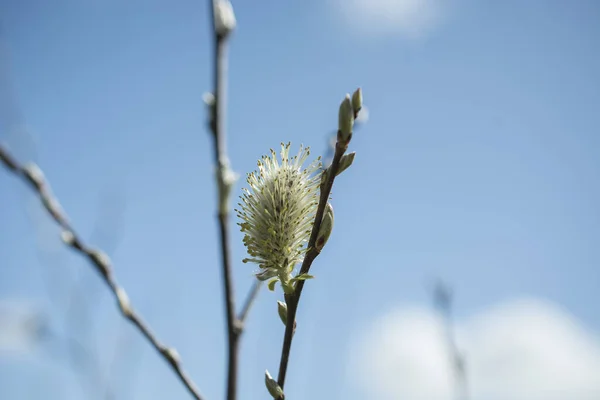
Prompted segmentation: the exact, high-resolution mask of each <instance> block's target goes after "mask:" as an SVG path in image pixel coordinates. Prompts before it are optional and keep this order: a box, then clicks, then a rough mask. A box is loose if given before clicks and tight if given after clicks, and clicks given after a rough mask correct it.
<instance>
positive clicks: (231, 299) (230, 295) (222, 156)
mask: <svg viewBox="0 0 600 400" xmlns="http://www.w3.org/2000/svg"><path fill="white" fill-rule="evenodd" d="M218 2H219V0H211V1H209V2H208V3H209V15H212V16H213V18H211V21H212V31H213V33H214V52H215V53H214V71H213V84H214V89H213V95H214V103H213V104H212V107H211V111H212V112H211V116H210V126H211V129H212V134H213V142H214V159H215V164H216V166H217V177H216V178H217V189H218V204H217V208H218V213H217V214H218V221H219V233H220V242H221V261H222V264H221V266H222V268H221V272H222V277H223V294H224V300H225V313H226V319H227V352H228V355H227V400H236V399H237V375H238V353H239V338H240V335H241V332H242V327H241V324H240V322H239V321H238V319H237V318H236V315H235V295H234V289H233V279H232V273H231V260H230V258H231V257H230V245H229V205H228V197H229V192H230V190H231V186H232V185H233V179H232V174H233V172H231V171H230V169H229V168H230V167H229V159H228V157H227V148H226V143H227V141H226V127H225V122H226V105H227V98H226V96H227V38H228V34H229V31H220V30H219V29H217V28H218V27H217V21H216V18H217V15H216V14H217V12H220V11H221V10H220V9H219V8H218V6H219V4H218Z"/></svg>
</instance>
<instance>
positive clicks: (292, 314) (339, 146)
mask: <svg viewBox="0 0 600 400" xmlns="http://www.w3.org/2000/svg"><path fill="white" fill-rule="evenodd" d="M348 142H349V140H348V141H343V140H341V138H340V134H339V133H338V140H337V142H336V145H335V153H334V155H333V160H332V162H331V166H330V167H329V168H328V169H327V172H326V173H327V179H326V180H325V181H324V182H323V183H322V184H321V195H320V198H319V205H318V207H317V213H316V215H315V222H314V224H313V228H312V231H311V234H310V239H309V241H308V251H307V253H306V255H305V257H304V261H303V262H302V267H301V268H300V274H306V273H308V272H309V271H310V267H311V265H312V263H313V261H314V260H315V258H317V256H318V255H319V253H320V251H319V250H317V248H316V246H315V244H316V241H317V236H318V234H319V229H320V227H321V222H322V221H323V214H324V213H325V207H326V206H327V201H328V200H329V195H330V194H331V188H332V187H333V181H334V180H335V176H336V174H337V172H338V170H339V167H340V160H341V159H342V156H343V155H344V153H345V152H346V150H347V149H348ZM303 288H304V281H302V280H301V281H298V282H297V283H296V288H295V290H294V292H293V293H292V294H290V295H286V296H285V301H286V303H287V309H288V314H287V323H286V327H285V334H284V336H283V347H282V349H281V359H280V362H279V374H278V376H277V383H278V384H279V386H280V387H281V388H282V389H283V387H284V385H285V376H286V373H287V366H288V362H289V358H290V350H291V348H292V338H293V333H294V325H295V324H294V322H295V320H296V312H297V311H298V303H299V301H300V296H301V295H302V289H303ZM281 400H283V399H281Z"/></svg>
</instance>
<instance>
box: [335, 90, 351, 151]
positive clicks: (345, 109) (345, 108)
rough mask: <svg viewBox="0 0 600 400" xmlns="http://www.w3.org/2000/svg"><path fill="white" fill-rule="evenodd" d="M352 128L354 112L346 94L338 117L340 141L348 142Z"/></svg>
mask: <svg viewBox="0 0 600 400" xmlns="http://www.w3.org/2000/svg"><path fill="white" fill-rule="evenodd" d="M353 126H354V110H353V109H352V100H350V95H349V94H346V97H344V100H343V101H342V104H340V111H339V116H338V131H339V135H340V137H341V139H342V140H344V141H349V140H350V137H351V135H352V127H353Z"/></svg>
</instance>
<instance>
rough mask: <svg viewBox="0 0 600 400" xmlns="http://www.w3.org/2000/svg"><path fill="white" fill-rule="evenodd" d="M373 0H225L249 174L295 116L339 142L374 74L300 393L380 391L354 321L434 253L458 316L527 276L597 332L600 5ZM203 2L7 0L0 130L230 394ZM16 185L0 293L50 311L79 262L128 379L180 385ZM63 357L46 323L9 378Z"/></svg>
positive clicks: (233, 138)
mask: <svg viewBox="0 0 600 400" xmlns="http://www.w3.org/2000/svg"><path fill="white" fill-rule="evenodd" d="M370 4H371V7H372V8H371V9H370V10H371V11H369V12H366V11H365V10H364V9H363V7H364V3H363V2H361V1H359V0H354V1H351V2H342V1H337V0H329V1H316V0H305V1H302V2H275V1H268V2H258V3H257V2H244V1H237V2H234V8H235V12H236V16H237V20H238V29H237V30H236V32H235V33H234V35H233V37H232V40H231V46H230V70H229V72H230V76H229V115H228V117H229V120H228V135H229V136H228V149H229V153H230V158H231V160H232V164H233V168H234V169H235V170H236V171H237V172H239V173H241V174H242V176H243V175H244V174H245V173H246V172H250V171H252V170H253V169H254V168H255V165H256V160H257V159H258V158H259V157H260V156H261V155H263V154H266V153H267V152H268V150H269V148H276V147H277V146H278V145H279V143H280V142H282V141H283V142H287V141H291V142H292V143H293V145H294V146H296V148H297V146H298V145H299V144H300V143H303V144H305V145H309V146H311V147H312V149H313V151H314V152H313V154H322V153H324V152H325V151H326V148H327V140H328V138H327V135H328V134H329V133H330V132H331V131H332V129H335V127H336V123H337V107H338V104H339V102H340V101H341V99H342V98H343V96H344V94H345V93H346V92H351V91H352V90H354V89H355V88H356V87H358V86H361V87H362V88H363V92H364V97H365V102H366V104H367V106H368V108H369V110H370V119H369V121H368V123H367V124H365V125H364V126H363V127H361V129H360V130H359V131H357V133H356V134H355V137H354V139H353V141H352V144H351V149H352V150H353V151H356V152H357V157H356V160H355V163H354V165H353V166H352V168H351V169H350V170H348V171H347V172H345V173H344V174H343V175H342V176H341V177H340V179H339V180H338V181H337V182H336V185H335V187H334V191H333V200H332V201H333V205H334V207H335V211H336V225H335V229H334V233H333V235H332V237H331V239H330V241H329V242H328V244H327V247H326V249H325V251H324V252H323V253H322V255H321V256H320V257H319V258H318V260H317V262H316V263H315V264H314V266H313V270H312V271H313V272H314V274H315V275H316V276H317V279H316V280H314V281H311V282H310V283H309V284H308V285H307V287H306V291H305V295H303V298H302V304H301V307H300V308H301V309H300V313H299V317H298V324H299V328H298V331H297V334H296V337H295V339H294V347H293V349H292V359H291V365H290V369H289V379H288V383H287V385H286V393H287V395H288V397H289V398H291V399H306V398H345V399H348V400H353V399H363V398H366V397H365V396H367V395H366V394H365V393H363V392H361V390H363V389H360V390H359V389H357V388H356V387H355V384H354V383H353V382H352V381H353V379H352V378H351V377H352V374H351V373H349V374H347V372H346V371H347V368H346V363H347V362H348V357H349V353H351V352H352V351H353V350H352V345H351V343H352V341H351V340H350V338H351V337H353V336H354V334H355V333H356V332H358V331H360V330H361V329H362V328H363V327H364V326H366V325H368V324H370V323H371V322H372V321H373V320H374V319H375V318H377V317H378V316H380V315H382V314H384V313H386V312H387V311H388V310H390V309H392V308H394V307H398V306H401V305H402V304H418V305H422V306H428V304H429V303H430V297H431V296H430V293H429V292H428V283H429V282H430V281H431V280H432V279H433V278H435V277H441V278H443V279H445V280H446V281H448V282H449V283H450V284H452V286H453V287H454V289H455V291H456V294H457V298H456V304H455V306H456V314H457V316H458V318H459V319H461V318H468V317H469V316H471V315H472V314H474V313H480V312H484V311H485V310H486V309H488V308H489V307H492V306H493V305H495V304H497V303H499V302H503V301H507V300H510V299H513V298H517V297H522V296H530V297H534V298H541V299H545V300H547V301H550V302H552V303H554V304H558V305H560V307H563V308H564V309H565V310H567V312H568V313H569V314H570V315H572V316H573V318H575V319H576V321H578V323H579V324H581V326H582V327H584V329H586V330H589V331H591V332H598V331H600V308H599V307H598V304H600V294H599V293H598V282H600V272H599V269H598V263H599V261H600V213H599V212H598V204H599V203H600V187H599V184H598V176H599V175H598V174H599V173H600V159H599V158H598V156H597V155H598V154H599V151H600V135H599V133H598V132H599V128H600V114H598V112H597V110H598V109H600V53H599V52H598V45H599V40H600V30H599V29H600V28H598V24H597V21H598V18H599V17H600V6H599V5H598V4H597V3H596V2H594V1H591V0H590V1H584V0H581V1H578V2H566V1H537V0H532V1H529V2H522V1H505V2H492V1H487V2H478V1H474V0H453V1H450V2H439V1H435V0H412V1H408V0H403V1H400V0H397V1H390V2H387V3H386V2H385V1H383V0H381V1H379V0H377V1H376V0H373V2H372V3H370ZM386 4H387V7H389V9H387V10H385V9H383V8H381V7H386ZM406 4H409V6H406ZM411 4H412V6H410V5H411ZM415 4H416V6H415ZM411 7H413V8H411ZM378 10H383V12H379V11H378ZM407 10H408V11H407ZM415 10H416V11H415ZM207 12H208V6H207V5H206V2H204V1H188V0H182V1H178V2H176V3H172V2H167V1H164V0H151V1H141V0H130V1H128V2H117V1H114V0H105V1H98V0H97V1H90V0H56V1H54V2H52V3H50V2H45V1H40V0H25V1H20V2H17V1H13V2H10V1H3V2H1V3H0V22H1V24H2V32H1V33H2V37H1V39H2V43H1V45H2V49H1V51H2V54H1V56H2V68H3V69H6V68H7V67H8V70H7V71H3V75H4V76H2V77H1V79H2V82H1V84H2V86H1V87H2V91H3V93H2V94H1V96H2V97H1V98H0V103H1V104H2V107H1V108H2V109H1V110H0V127H1V131H0V140H3V141H5V142H6V143H8V145H9V146H10V147H11V148H12V149H14V152H15V154H17V155H18V156H19V157H20V158H21V159H22V160H24V161H25V160H28V159H32V158H33V159H35V160H36V161H37V162H38V163H39V164H40V166H41V167H42V168H43V170H44V171H45V173H46V176H47V177H48V178H49V179H50V181H51V182H52V185H53V189H54V192H55V193H56V194H57V196H58V197H59V198H60V199H61V203H62V205H63V207H64V208H65V209H66V210H67V212H68V214H69V216H70V218H71V220H72V221H73V223H74V225H75V226H76V227H77V228H78V230H79V232H80V233H81V234H82V235H83V236H84V237H86V238H89V239H90V240H92V239H93V240H94V243H93V244H96V245H98V246H100V247H106V248H107V251H109V253H110V255H111V257H112V258H113V261H114V263H115V268H116V273H117V276H118V278H119V279H120V281H121V283H122V284H123V286H125V287H126V288H127V290H128V292H129V295H130V297H131V299H132V301H133V302H134V304H135V305H136V307H137V308H138V309H139V311H140V312H141V313H142V314H143V315H144V316H145V318H146V319H147V320H148V321H149V322H150V324H151V325H152V326H153V327H154V329H155V330H156V332H157V333H158V335H159V336H160V337H161V338H163V339H164V341H166V342H168V343H170V344H172V345H174V346H175V347H177V349H178V350H179V352H180V354H181V355H182V358H183V362H184V364H185V365H186V366H187V368H188V369H189V371H190V373H191V375H192V376H193V377H194V378H195V380H196V381H197V383H198V385H199V386H200V388H201V389H202V391H203V393H205V394H206V397H207V398H208V399H217V398H222V397H223V396H222V393H223V391H224V382H223V376H224V368H225V365H224V350H225V347H224V346H225V343H224V320H223V308H222V301H221V286H220V281H219V279H220V273H219V258H218V251H217V247H216V246H217V237H216V233H217V225H216V220H215V218H214V214H215V211H214V210H215V198H216V195H215V190H214V182H213V166H212V152H211V146H212V142H211V140H210V136H209V134H208V132H207V129H206V113H205V109H204V104H203V103H202V94H203V93H204V92H205V91H207V90H209V89H210V87H211V83H210V77H211V62H212V59H211V57H212V52H211V46H210V31H209V24H208V21H209V20H208V14H207ZM413 12H414V13H416V14H411V13H413ZM428 12H429V13H430V14H427V13H428ZM419 13H421V14H419ZM422 13H426V15H425V17H423V18H417V17H418V16H419V15H422ZM407 15H408V17H407ZM411 24H412V25H411ZM9 87H10V89H11V90H10V91H9V90H8V89H7V88H9ZM23 130H24V131H26V132H28V134H23V133H17V132H19V131H23ZM244 184H245V183H244V182H243V181H240V182H239V183H238V185H237V186H236V194H237V195H239V194H240V193H241V187H242V186H243V185H244ZM0 193H1V198H0V199H1V200H0V201H1V204H2V207H0V224H1V226H2V229H0V249H1V254H2V260H3V262H2V265H1V267H0V299H4V300H7V301H8V300H10V301H12V302H15V301H17V302H20V301H27V302H29V303H33V304H36V305H39V306H40V307H43V309H44V310H46V311H47V312H48V313H49V314H50V315H51V316H53V317H54V319H53V321H55V322H58V318H59V316H60V315H62V311H63V310H64V307H63V306H61V304H64V303H61V301H63V300H64V299H62V298H61V296H62V294H63V293H64V292H65V291H66V290H67V289H68V288H69V286H68V284H69V282H71V279H73V277H74V276H78V277H79V278H78V279H82V280H83V281H84V282H85V285H86V286H85V287H86V290H85V291H86V293H87V294H88V298H89V303H90V304H91V306H92V308H93V316H92V318H91V319H93V320H94V321H95V322H94V327H95V329H94V331H95V332H96V333H95V336H96V340H97V343H98V352H99V353H100V354H102V363H103V365H105V366H106V365H108V363H109V362H110V360H111V357H112V356H111V354H112V351H113V349H114V348H115V342H122V338H125V339H126V343H127V345H125V346H123V347H124V350H123V351H125V353H124V355H123V359H125V360H126V359H128V358H129V357H130V356H131V357H133V358H134V359H137V361H138V362H137V363H136V362H135V361H134V362H133V363H132V364H130V366H129V367H127V365H126V366H125V367H123V368H122V369H123V371H122V372H120V374H122V375H124V376H128V375H127V374H129V373H130V371H129V370H130V369H135V372H134V373H132V378H131V384H130V385H126V386H129V389H128V390H129V392H128V394H127V395H126V396H124V397H123V398H128V399H129V398H134V399H152V398H164V397H165V396H167V395H168V396H169V398H187V397H186V396H187V395H186V393H185V391H184V390H183V389H182V388H181V386H180V384H179V382H178V381H177V379H176V378H175V377H174V375H173V374H172V373H171V372H170V371H169V369H168V367H167V366H166V365H165V364H164V363H163V362H162V360H160V359H159V358H158V357H157V356H156V355H155V354H154V353H153V351H152V349H150V348H149V346H147V345H146V343H144V342H142V341H141V340H138V339H139V338H138V336H137V332H135V331H133V329H131V328H130V327H129V326H127V325H126V324H124V323H123V322H122V321H121V320H120V319H119V318H118V317H117V316H116V313H115V307H114V304H113V302H112V299H111V297H110V296H108V293H107V291H106V290H104V288H103V287H102V285H100V284H99V283H98V281H97V280H96V279H95V278H96V277H95V275H94V274H92V273H91V272H90V271H91V269H90V268H89V267H88V265H87V264H86V263H85V262H83V261H81V260H80V259H79V258H78V257H76V256H75V255H73V254H71V253H70V252H69V251H67V250H63V249H62V247H60V246H59V244H58V239H57V238H58V231H55V230H53V229H52V225H51V224H49V222H48V221H47V220H46V219H44V218H43V217H42V216H41V213H39V210H38V212H36V208H35V206H34V204H35V203H34V202H33V200H32V198H31V196H30V195H29V192H28V191H27V190H26V189H25V188H23V185H22V183H21V182H19V181H17V180H15V179H14V178H13V177H12V176H10V175H8V174H7V173H4V172H2V173H0ZM234 222H237V221H232V242H233V259H234V261H235V263H234V271H235V282H236V292H237V296H238V299H240V301H241V298H243V296H244V295H245V293H246V290H247V288H248V287H249V286H250V284H251V283H252V272H253V269H252V267H250V266H249V265H245V264H242V263H241V259H242V258H244V256H245V249H244V247H243V245H242V242H241V239H242V235H241V233H240V232H239V231H238V229H236V228H237V227H236V226H235V225H234ZM36 237H39V241H36ZM47 282H52V284H51V285H50V286H51V287H52V288H53V290H50V291H49V290H48V285H47ZM49 296H52V298H53V299H54V300H53V301H52V302H50V299H49ZM280 297H281V294H280V293H270V292H266V291H265V292H263V293H262V294H261V296H260V299H259V301H258V303H257V305H256V308H255V309H254V310H253V312H252V315H251V318H250V321H249V324H248V329H247V332H246V333H245V335H244V338H243V344H242V362H241V370H242V374H241V381H240V385H241V386H240V392H241V398H242V399H259V398H264V397H265V395H266V392H265V389H264V384H263V373H264V370H265V368H268V369H269V370H270V371H272V372H275V371H276V369H277V366H278V362H279V353H280V349H281V340H282V335H283V327H282V325H281V323H280V321H279V319H278V317H277V315H276V303H275V301H276V300H278V299H279V298H280ZM56 358H57V356H54V355H48V354H47V352H45V350H44V349H43V348H38V349H35V350H34V351H33V353H32V354H28V355H26V356H24V355H18V356H15V355H11V356H2V357H0V388H2V392H3V393H7V395H6V396H7V398H10V399H13V398H14V399H25V398H39V397H41V396H43V397H44V398H47V399H50V400H52V399H76V398H81V396H82V394H81V393H82V392H81V391H80V388H79V386H77V384H76V380H75V378H74V377H73V374H72V373H71V372H69V369H68V368H66V367H64V365H65V364H64V363H63V362H61V360H57V359H56ZM126 380H127V378H126ZM33 384H35V387H34V386H33Z"/></svg>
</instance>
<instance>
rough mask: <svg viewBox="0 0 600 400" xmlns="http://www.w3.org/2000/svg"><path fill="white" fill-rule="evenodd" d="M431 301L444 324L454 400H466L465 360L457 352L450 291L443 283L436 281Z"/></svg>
mask: <svg viewBox="0 0 600 400" xmlns="http://www.w3.org/2000/svg"><path fill="white" fill-rule="evenodd" d="M433 300H434V304H435V306H436V308H437V309H438V310H439V312H440V314H441V316H442V318H443V323H444V333H445V337H446V346H447V348H448V353H449V356H450V361H451V363H452V370H453V372H454V378H455V385H456V388H455V390H456V395H455V396H456V400H468V398H469V393H468V386H467V373H466V371H465V360H464V357H463V355H462V354H461V353H460V351H459V350H458V347H457V345H456V340H455V338H454V329H453V319H452V290H451V289H450V288H449V287H448V286H446V285H445V284H444V283H443V282H441V281H438V282H437V283H436V285H435V288H434V290H433Z"/></svg>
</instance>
